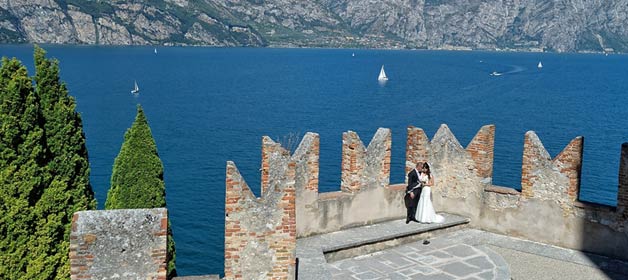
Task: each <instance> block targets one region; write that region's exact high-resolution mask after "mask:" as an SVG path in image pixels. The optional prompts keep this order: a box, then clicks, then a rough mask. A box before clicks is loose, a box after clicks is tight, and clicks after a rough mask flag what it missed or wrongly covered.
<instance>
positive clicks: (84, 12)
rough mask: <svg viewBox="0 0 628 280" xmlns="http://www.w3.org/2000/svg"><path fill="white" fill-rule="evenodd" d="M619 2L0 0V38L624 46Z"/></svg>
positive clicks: (627, 16) (624, 18) (627, 31)
mask: <svg viewBox="0 0 628 280" xmlns="http://www.w3.org/2000/svg"><path fill="white" fill-rule="evenodd" d="M626 22H628V0H610V1H606V0H556V1H543V0H451V1H443V0H308V1H303V0H196V1H188V0H165V1H157V0H145V1H139V0H136V1H116V0H114V1H101V0H54V1H53V0H0V43H54V44H100V45H206V46H207V45H209V46H284V47H286V46H287V47H370V48H422V49H488V50H494V49H502V50H532V51H556V52H587V51H591V52H602V51H607V52H610V51H617V52H628V25H627V24H625V23H626Z"/></svg>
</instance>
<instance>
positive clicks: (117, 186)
mask: <svg viewBox="0 0 628 280" xmlns="http://www.w3.org/2000/svg"><path fill="white" fill-rule="evenodd" d="M157 207H166V187H165V184H164V168H163V165H162V163H161V159H159V154H158V153H157V145H156V144H155V140H154V139H153V135H152V133H151V131H150V127H149V126H148V121H147V120H146V116H145V115H144V111H143V110H142V107H141V106H139V105H138V107H137V115H136V117H135V122H133V125H132V126H131V128H129V129H128V130H127V131H126V133H125V134H124V142H123V143H122V148H121V149H120V153H119V154H118V156H117V157H116V160H115V162H114V164H113V172H112V174H111V187H110V189H109V193H108V194H107V201H106V202H105V209H133V208H157ZM168 260H169V261H168V275H169V278H170V277H172V276H174V275H175V274H176V272H175V252H174V240H173V239H172V230H171V228H170V224H168Z"/></svg>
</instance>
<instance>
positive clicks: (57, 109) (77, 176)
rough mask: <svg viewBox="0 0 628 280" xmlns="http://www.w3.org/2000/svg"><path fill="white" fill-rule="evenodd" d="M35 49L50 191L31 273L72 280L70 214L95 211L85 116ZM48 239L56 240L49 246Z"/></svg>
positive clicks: (41, 204) (52, 63)
mask: <svg viewBox="0 0 628 280" xmlns="http://www.w3.org/2000/svg"><path fill="white" fill-rule="evenodd" d="M45 56H46V52H45V51H44V50H43V49H42V48H40V47H38V46H35V53H34V61H35V77H34V80H35V83H36V88H35V94H36V95H37V97H38V99H39V100H40V103H41V112H42V116H43V120H44V123H43V128H44V137H45V139H46V153H45V156H46V168H47V178H46V179H47V180H46V183H47V185H46V188H45V189H44V192H43V193H42V197H41V199H40V200H39V201H38V203H37V205H36V207H35V211H36V212H35V213H36V215H38V219H41V220H42V221H45V222H42V223H38V224H37V228H36V231H35V235H36V236H37V238H38V240H40V241H41V242H38V243H37V244H36V246H35V248H34V249H35V250H34V251H35V253H36V255H35V256H36V257H37V261H36V263H37V264H38V265H37V266H33V267H32V268H31V270H32V271H33V275H54V276H55V279H66V278H69V277H70V270H69V269H70V267H69V259H68V253H69V245H70V244H69V237H70V231H71V228H70V226H71V222H72V215H73V214H74V212H76V211H80V210H87V209H95V208H96V200H95V199H94V193H93V191H92V187H91V185H90V183H89V171H90V170H89V161H88V156H87V148H86V146H85V134H84V133H83V122H82V119H81V116H80V115H79V114H78V113H77V112H76V102H75V101H74V98H73V97H71V96H69V95H68V90H67V88H66V86H65V84H64V83H62V82H61V81H60V77H59V63H58V61H57V60H54V59H48V58H46V57H45ZM48 240H58V241H59V242H58V243H56V244H47V242H48Z"/></svg>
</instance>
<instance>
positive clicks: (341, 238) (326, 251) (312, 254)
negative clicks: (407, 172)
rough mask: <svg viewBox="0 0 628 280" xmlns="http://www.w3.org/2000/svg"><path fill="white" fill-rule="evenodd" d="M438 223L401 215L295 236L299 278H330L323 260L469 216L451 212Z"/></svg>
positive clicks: (450, 225)
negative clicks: (341, 228) (384, 219)
mask: <svg viewBox="0 0 628 280" xmlns="http://www.w3.org/2000/svg"><path fill="white" fill-rule="evenodd" d="M440 214H441V215H443V216H444V217H445V222H444V223H441V224H420V223H414V222H411V223H410V224H406V223H405V219H401V220H394V221H389V222H383V223H378V224H373V225H367V226H362V227H355V228H349V229H345V230H340V231H336V232H331V233H326V234H321V235H316V236H311V237H307V238H299V239H297V258H298V259H299V267H298V272H299V276H298V277H299V279H331V274H330V273H329V271H328V270H327V262H332V261H338V260H341V259H345V258H350V257H354V256H358V255H364V254H368V253H371V252H375V251H380V250H384V249H387V248H392V247H396V246H399V245H402V244H406V243H410V242H415V241H418V240H422V239H427V238H430V237H432V236H435V235H438V234H441V233H444V232H449V231H452V230H458V229H460V228H463V227H466V226H467V224H468V223H469V221H470V220H469V219H468V218H466V217H461V216H457V215H453V214H447V213H440Z"/></svg>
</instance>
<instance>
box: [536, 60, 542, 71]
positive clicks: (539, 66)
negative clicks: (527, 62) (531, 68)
mask: <svg viewBox="0 0 628 280" xmlns="http://www.w3.org/2000/svg"><path fill="white" fill-rule="evenodd" d="M536 67H538V68H539V69H541V68H543V63H541V62H540V61H539V65H537V66H536Z"/></svg>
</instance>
